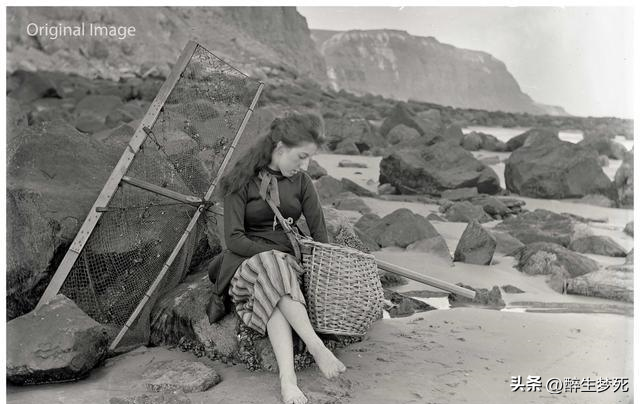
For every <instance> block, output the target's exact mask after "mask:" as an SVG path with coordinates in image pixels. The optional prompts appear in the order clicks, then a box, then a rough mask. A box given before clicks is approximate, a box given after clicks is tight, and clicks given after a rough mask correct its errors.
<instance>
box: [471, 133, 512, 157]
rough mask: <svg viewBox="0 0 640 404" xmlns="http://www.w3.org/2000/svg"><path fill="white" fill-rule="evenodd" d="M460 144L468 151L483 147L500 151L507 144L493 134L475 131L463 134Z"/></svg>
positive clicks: (503, 149) (504, 148)
mask: <svg viewBox="0 0 640 404" xmlns="http://www.w3.org/2000/svg"><path fill="white" fill-rule="evenodd" d="M460 145H461V146H462V147H464V148H465V149H466V150H469V151H475V150H480V149H483V150H488V151H499V152H501V151H505V150H506V148H507V145H506V144H505V143H504V142H503V141H501V140H498V138H496V137H495V136H493V135H489V134H486V133H482V132H475V131H474V132H471V133H468V134H466V135H464V138H462V140H461V143H460Z"/></svg>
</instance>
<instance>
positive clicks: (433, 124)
mask: <svg viewBox="0 0 640 404" xmlns="http://www.w3.org/2000/svg"><path fill="white" fill-rule="evenodd" d="M416 118H418V119H419V120H420V126H421V127H422V128H425V130H427V131H430V132H433V133H437V132H439V131H440V129H441V128H442V114H440V110H437V109H428V110H426V111H420V112H418V113H416Z"/></svg>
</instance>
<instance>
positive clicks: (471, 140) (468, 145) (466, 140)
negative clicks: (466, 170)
mask: <svg viewBox="0 0 640 404" xmlns="http://www.w3.org/2000/svg"><path fill="white" fill-rule="evenodd" d="M460 145H461V146H462V147H463V148H464V149H465V150H469V151H477V150H480V149H481V148H482V136H481V134H480V133H479V132H471V133H468V134H466V135H464V137H463V138H462V142H461V143H460Z"/></svg>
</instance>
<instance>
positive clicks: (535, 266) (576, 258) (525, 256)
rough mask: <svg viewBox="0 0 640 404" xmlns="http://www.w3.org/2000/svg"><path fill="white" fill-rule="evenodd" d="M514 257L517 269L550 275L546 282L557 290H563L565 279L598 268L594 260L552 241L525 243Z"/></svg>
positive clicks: (528, 272) (531, 273)
mask: <svg viewBox="0 0 640 404" xmlns="http://www.w3.org/2000/svg"><path fill="white" fill-rule="evenodd" d="M515 257H516V259H517V260H518V263H517V264H516V268H517V269H518V270H519V271H521V272H524V273H526V274H529V275H550V277H549V279H548V280H547V282H548V284H549V286H551V288H553V289H554V290H556V291H558V292H564V289H565V286H564V285H565V281H566V280H567V279H569V278H575V277H578V276H581V275H585V274H588V273H591V272H595V271H597V270H598V269H599V267H598V264H597V263H596V262H595V261H594V260H592V259H590V258H587V257H585V256H583V255H580V254H578V253H575V252H573V251H570V250H567V249H566V248H564V247H562V246H560V245H558V244H554V243H545V242H537V243H531V244H527V245H525V246H524V247H522V248H521V249H520V250H519V251H517V253H516V254H515Z"/></svg>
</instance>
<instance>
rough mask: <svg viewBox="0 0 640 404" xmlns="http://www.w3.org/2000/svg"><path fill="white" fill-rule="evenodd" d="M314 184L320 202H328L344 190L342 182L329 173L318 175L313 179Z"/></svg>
mask: <svg viewBox="0 0 640 404" xmlns="http://www.w3.org/2000/svg"><path fill="white" fill-rule="evenodd" d="M314 185H315V187H316V191H317V192H318V196H319V197H320V201H321V202H322V203H330V202H331V201H332V200H333V199H334V198H335V197H336V196H338V195H339V194H341V193H342V192H344V191H345V189H344V188H343V186H342V182H340V181H339V180H337V179H335V178H333V177H332V176H330V175H325V176H323V177H320V179H318V180H316V181H315V183H314Z"/></svg>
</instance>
